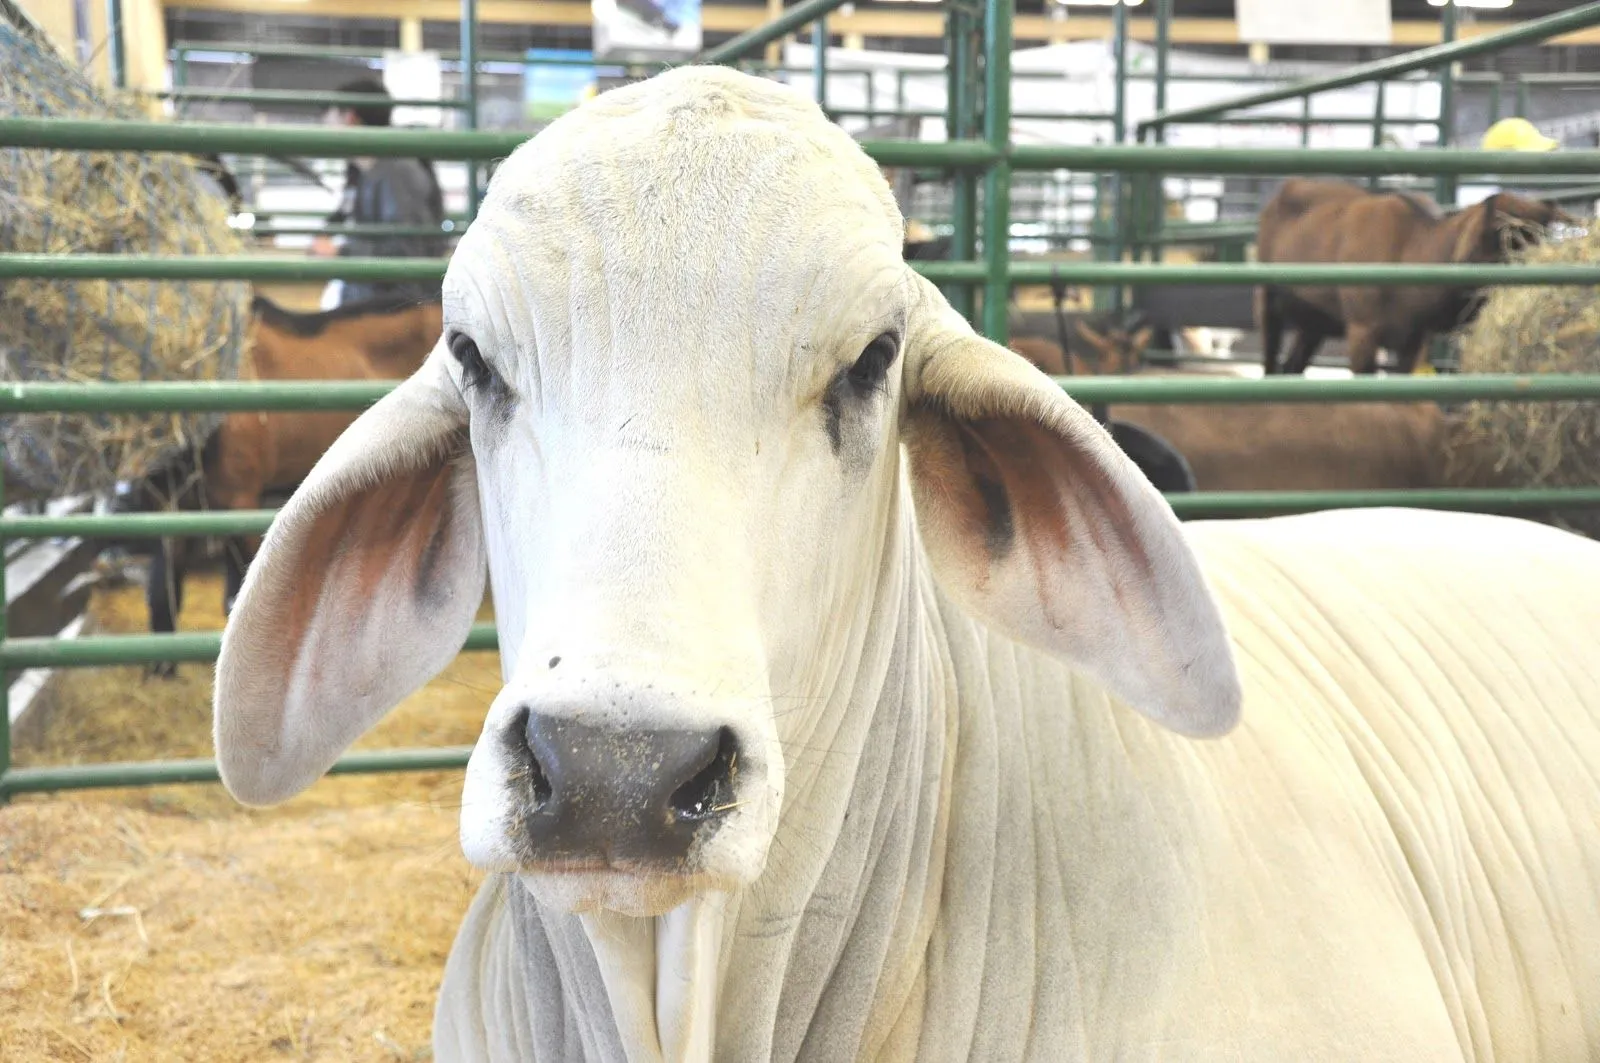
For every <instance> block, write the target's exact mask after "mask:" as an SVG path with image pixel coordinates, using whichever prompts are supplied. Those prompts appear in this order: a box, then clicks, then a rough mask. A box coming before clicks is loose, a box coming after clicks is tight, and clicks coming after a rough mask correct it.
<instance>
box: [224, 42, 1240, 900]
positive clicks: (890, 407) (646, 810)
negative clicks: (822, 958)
mask: <svg viewBox="0 0 1600 1063" xmlns="http://www.w3.org/2000/svg"><path fill="white" fill-rule="evenodd" d="M901 235H902V233H901V219H900V216H899V212H898V211H897V210H896V208H895V205H894V202H893V200H892V198H891V196H890V194H889V189H888V188H887V186H886V184H885V182H884V181H883V179H882V177H881V176H880V175H879V173H878V172H877V169H876V168H875V167H874V166H873V165H872V163H871V162H870V161H869V160H868V159H867V157H866V156H865V155H864V154H863V153H862V152H861V151H860V150H859V148H858V147H857V146H856V145H855V144H854V143H853V142H852V141H851V140H850V138H849V137H848V136H847V135H846V134H845V133H843V132H842V131H840V130H838V129H837V128H836V127H834V126H833V125H831V124H830V123H828V122H827V121H826V120H825V118H824V117H823V115H822V113H821V112H820V111H819V110H818V109H817V108H816V106H815V105H814V104H812V103H811V102H810V101H808V100H806V99H804V98H803V97H801V96H799V95H797V94H795V93H793V92H792V91H790V90H789V89H786V88H784V87H782V86H778V85H774V84H772V83H770V82H767V81H763V80H760V79H756V78H751V77H747V76H745V75H741V74H737V73H733V72H730V71H725V70H719V69H715V68H711V69H706V68H686V69H682V70H678V71H674V72H671V73H667V74H663V75H661V76H659V77H657V78H655V79H653V80H651V81H647V82H643V83H640V84H637V85H633V86H630V87H627V88H623V89H618V90H616V91H614V92H611V93H607V94H605V95H602V96H600V97H598V98H596V99H595V100H593V101H591V102H590V103H587V104H585V105H584V106H583V107H581V108H579V109H578V110H577V111H575V112H573V113H572V114H569V115H567V116H565V117H563V118H561V119H559V120H557V121H556V122H554V123H552V124H551V125H550V126H549V127H548V128H547V129H546V130H545V131H544V132H542V133H541V134H540V135H539V136H538V137H537V138H536V140H535V141H534V142H532V143H531V144H529V145H528V146H526V147H524V148H522V149H520V150H518V151H517V152H516V153H515V154H514V155H513V156H512V157H511V158H510V159H509V160H508V161H507V162H506V163H505V164H504V165H503V166H502V167H501V169H500V171H499V172H498V173H497V174H496V175H495V178H494V181H493V184H492V186H491V188H490V190H489V193H488V195H487V197H486V199H485V201H484V203H483V207H482V211H481V213H480V214H479V215H478V217H477V219H476V220H475V221H474V223H473V225H472V227H471V228H470V229H469V230H468V231H467V233H466V235H465V236H464V237H463V238H462V240H461V243H460V246H459V248H458V249H457V251H456V253H455V255H454V257H453V259H452V261H451V263H450V267H449V272H448V275H447V277H446V279H445V289H444V290H445V323H444V335H443V337H442V338H441V339H440V341H439V343H438V346H437V347H436V348H435V349H434V351H433V353H432V355H431V356H430V358H429V359H428V361H427V363H426V364H425V365H424V366H423V368H422V369H421V370H420V371H419V372H418V373H417V374H416V375H415V376H413V377H412V378H411V379H409V380H408V381H406V382H405V383H404V384H403V385H401V386H400V387H399V388H397V389H396V390H395V391H394V392H393V393H392V394H390V395H389V396H387V397H386V398H384V399H383V400H382V401H381V402H379V403H377V404H376V405H375V406H374V407H373V408H372V409H371V410H369V411H367V412H366V413H364V414H363V415H362V416H361V418H360V419H359V420H358V421H357V422H356V423H355V425H354V426H353V427H352V428H351V429H350V430H349V431H348V432H347V433H346V434H345V435H344V436H343V437H341V438H340V439H339V440H338V442H337V443H336V444H335V445H334V446H333V448H332V449H331V450H330V451H329V452H328V453H327V455H326V456H325V457H324V458H323V460H322V461H321V463H320V464H319V465H318V466H317V467H316V469H315V470H314V471H313V472H312V474H311V475H310V477H309V478H308V479H307V481H306V482H305V484H304V485H303V486H302V487H301V489H300V490H299V491H298V492H297V493H296V494H295V496H294V497H293V499H292V500H291V501H290V503H289V504H288V506H287V507H286V508H285V509H284V510H283V512H282V513H281V515H280V516H279V517H278V519H277V520H276V521H275V522H274V523H273V526H272V529H271V530H270V532H269V533H268V534H267V536H266V541H265V544H264V546H263V549H262V551H261V554H260V556H259V557H258V558H257V561H256V564H255V566H254V567H253V569H252V570H251V572H250V575H249V578H248V580H247V581H246V583H245V586H244V589H243V592H242V594H241V595H240V598H239V603H238V606H237V607H236V609H235V611H234V613H233V615H232V617H231V619H230V621H229V625H228V629H227V632H226V634H225V636H224V640H223V649H222V656H221V658H220V660H219V662H218V670H217V694H216V739H217V751H218V754H219V758H220V762H221V768H222V776H223V780H224V782H225V783H226V784H227V786H228V788H229V789H230V790H231V791H232V792H233V793H234V794H235V795H237V796H238V797H240V798H241V799H243V800H245V801H247V802H252V803H267V802H274V801H279V800H282V799H285V798H287V797H289V796H290V795H292V794H294V793H296V792H298V791H299V790H301V789H303V788H304V787H306V786H308V785H309V784H310V783H311V782H312V781H314V780H315V779H316V778H317V777H318V776H319V775H321V774H322V773H323V772H324V771H325V770H326V769H327V768H328V767H329V766H330V765H331V764H332V763H333V761H334V760H335V758H337V757H338V756H339V754H340V753H341V752H342V751H343V750H344V749H345V747H346V746H347V745H348V744H349V743H350V742H351V741H353V740H354V739H355V738H356V737H358V736H359V735H360V734H361V733H362V732H364V731H365V730H366V729H367V728H369V727H370V726H372V724H373V723H374V722H376V721H377V719H378V718H379V717H380V716H381V715H382V714H383V713H385V712H387V711H388V710H389V709H390V708H391V707H392V706H394V705H395V704H396V703H397V702H398V701H400V699H401V698H403V697H404V696H406V695H407V694H408V693H410V692H411V691H412V690H414V689H415V688H417V687H418V686H419V685H421V684H422V683H424V682H426V681H427V680H428V679H429V678H430V677H432V676H433V675H435V674H437V673H438V672H439V671H440V670H441V669H442V668H443V667H444V666H445V665H446V664H447V663H448V662H449V661H450V659H451V658H452V657H453V656H454V655H455V654H456V652H457V651H458V649H459V648H460V646H461V644H462V640H463V638H464V636H465V635H466V633H467V631H468V628H469V626H470V624H471V623H472V620H473V617H474V614H475V611H476V610H477V609H478V607H479V605H480V603H481V600H482V597H483V590H484V577H485V571H486V570H487V574H488V578H489V582H490V584H491V585H492V587H493V591H494V605H495V612H496V620H497V623H498V625H499V630H500V654H501V660H502V667H503V672H504V677H505V685H504V688H503V689H502V690H501V691H500V693H499V695H498V696H497V697H495V699H494V701H493V704H492V705H491V707H490V709H489V712H488V716H487V720H486V722H485V724H484V730H483V735H482V738H481V740H480V741H479V742H478V744H477V746H476V748H475V750H474V752H473V754H472V759H471V763H470V765H469V767H468V769H467V778H466V787H465V794H464V800H463V808H462V817H461V830H462V840H463V845H464V847H465V850H466V853H467V855H468V857H469V858H470V859H472V860H473V861H474V862H476V863H478V864H479V865H481V866H484V867H488V868H497V869H502V870H508V871H515V872H517V873H519V874H520V875H521V876H522V879H523V881H524V882H525V883H526V884H527V885H528V886H529V888H531V889H532V890H533V891H534V892H535V894H536V895H537V896H539V897H540V898H541V899H542V900H543V901H545V902H546V903H548V904H550V905H553V906H555V907H557V908H560V909H564V910H568V911H580V910H590V909H605V910H610V911H618V912H626V913H634V914H654V913H660V912H663V911H666V910H668V909H670V908H672V907H674V906H676V905H678V904H679V903H681V902H682V901H684V900H685V899H687V898H689V897H691V896H694V895H696V894H698V893H702V892H705V891H723V890H731V889H735V888H737V887H740V886H743V885H746V884H748V883H750V882H752V881H753V880H754V879H755V878H756V876H757V875H758V874H759V873H760V872H761V871H762V869H763V866H764V864H765V862H766V860H767V854H768V848H769V845H770V844H771V843H772V840H773V838H774V835H775V832H777V831H778V829H779V821H780V818H781V817H783V816H784V815H785V812H786V810H787V809H789V808H790V807H791V802H792V801H794V800H796V795H797V794H802V795H803V794H805V793H808V792H814V791H815V790H816V789H817V788H818V787H827V786H829V785H833V783H834V782H835V781H836V780H834V779H832V778H830V777H829V776H827V774H826V772H827V770H828V769H829V768H830V767H831V766H834V765H837V764H838V763H840V761H839V759H838V758H845V760H844V762H845V763H848V762H849V760H850V759H851V758H856V757H859V756H861V755H862V750H861V748H860V743H861V736H862V734H863V730H862V720H863V719H864V718H866V717H868V716H870V715H871V713H872V711H873V709H874V706H875V705H877V704H878V700H877V699H878V698H879V696H880V693H881V692H882V689H883V688H884V686H885V685H886V684H887V685H894V686H897V687H898V686H903V685H905V684H907V683H908V682H910V681H911V680H910V679H909V678H908V677H906V676H904V675H901V676H895V675H886V674H885V671H886V668H887V665H886V661H887V660H888V659H889V654H890V652H891V649H892V648H893V646H894V645H895V641H896V640H897V639H901V640H904V639H912V640H928V639H931V640H933V641H931V642H929V643H928V645H927V646H926V647H925V649H926V651H927V652H928V653H931V654H935V655H937V654H938V652H939V650H938V647H937V635H935V634H934V633H933V628H932V627H930V626H929V623H931V622H928V623H925V622H924V621H926V618H929V617H935V616H942V617H945V618H946V619H945V620H944V621H942V622H945V623H952V624H963V625H967V629H966V630H972V629H973V625H979V628H978V629H979V630H982V629H983V626H987V628H989V629H992V630H994V631H997V632H998V633H1000V634H1001V635H1002V636H1008V637H1011V638H1015V639H1020V640H1022V641H1023V642H1026V643H1028V644H1031V645H1033V646H1035V647H1039V648H1042V649H1043V650H1045V651H1047V652H1050V653H1054V654H1057V655H1059V656H1061V657H1063V658H1065V659H1067V660H1069V661H1071V662H1073V663H1075V664H1076V665H1077V666H1078V667H1079V668H1080V669H1081V670H1082V671H1084V672H1086V673H1087V674H1089V675H1090V676H1092V677H1094V678H1096V679H1098V680H1100V681H1101V682H1102V683H1104V684H1105V685H1106V686H1107V687H1109V689H1110V690H1111V691H1112V692H1114V693H1115V694H1117V695H1120V696H1121V697H1122V698H1123V699H1125V701H1126V702H1127V703H1128V704H1130V705H1132V706H1133V707H1134V708H1135V709H1137V710H1139V711H1141V712H1143V713H1145V714H1146V715H1148V716H1150V717H1151V718H1153V719H1155V720H1157V721H1160V722H1161V723H1163V724H1165V725H1166V726H1168V727H1171V728H1173V729H1175V730H1177V731H1180V732H1183V733H1187V734H1194V735H1210V734H1216V733H1219V732H1222V731H1225V730H1227V729H1228V728H1229V727H1230V726H1231V725H1232V724H1233V722H1234V720H1235V718H1236V714H1237V711H1238V700H1239V689H1238V684H1237V678H1236V675H1235V672H1234V668H1233V663H1232V658H1231V651H1230V649H1229V644H1228V641H1227V638H1226V636H1225V633H1224V630H1223V627H1222V624H1221V621H1220V619H1219V616H1218V613H1217V610H1216V607H1215V605H1214V604H1213V601H1212V599H1211V597H1210V595H1209V592H1208V590H1207V587H1206V585H1205V583H1204V581H1203V580H1202V577H1201V575H1200V572H1199V569H1198V567H1197V564H1196V561H1195V559H1194V557H1193V556H1192V555H1191V553H1190V551H1189V549H1188V547H1187V546H1186V544H1185V542H1184V539H1183V536H1182V532H1181V530H1180V527H1179V525H1178V523H1177V521H1176V520H1175V518H1174V517H1173V514H1172V511H1171V510H1170V509H1169V508H1168V507H1167V506H1166V504H1165V503H1164V502H1163V500H1162V499H1161V497H1160V495H1158V494H1157V493H1156V491H1155V490H1154V489H1153V488H1152V487H1151V486H1150V484H1149V483H1148V481H1146V480H1145V479H1143V478H1142V477H1141V476H1140V475H1139V473H1138V472H1137V470H1136V469H1135V467H1134V466H1133V465H1132V464H1131V463H1130V462H1129V461H1128V459H1127V458H1125V457H1124V456H1123V455H1122V454H1121V452H1120V451H1119V450H1118V449H1117V448H1116V446H1115V445H1113V444H1112V442H1111V441H1110V439H1109V438H1108V437H1107V435H1106V434H1105V432H1104V431H1103V430H1102V429H1101V428H1100V427H1099V426H1098V425H1097V424H1095V422H1094V421H1093V420H1092V419H1091V418H1090V417H1089V416H1088V415H1087V414H1086V413H1085V412H1084V411H1083V410H1082V409H1081V408H1079V407H1078V406H1077V405H1076V404H1074V403H1073V402H1072V401H1071V400H1069V399H1068V398H1067V397H1066V396H1064V395H1063V394H1062V392H1061V391H1060V389H1059V388H1057V387H1056V386H1054V385H1053V384H1052V383H1051V382H1050V381H1049V380H1048V379H1047V378H1046V377H1045V376H1044V375H1043V374H1041V373H1039V372H1038V371H1037V370H1035V369H1034V368H1032V367H1031V366H1029V365H1028V364H1027V363H1026V362H1025V361H1024V360H1023V359H1021V358H1020V357H1018V356H1016V355H1014V354H1012V353H1010V352H1008V351H1007V350H1005V349H1004V348H1002V347H999V346H997V345H995V344H993V343H990V342H988V341H986V340H984V339H982V338H980V337H979V336H977V335H975V334H974V333H973V332H972V330H971V329H970V328H969V327H968V325H967V324H966V322H965V321H964V320H962V318H960V317H959V316H958V315H956V314H955V313H954V312H952V310H951V309H950V307H949V306H948V305H947V304H946V303H945V301H944V300H943V298H942V297H941V296H940V294H939V292H938V290H937V289H936V288H935V287H933V286H932V285H930V284H928V283H926V282H924V281H923V280H921V279H920V278H919V277H918V276H917V275H916V274H915V273H913V272H912V270H911V269H910V268H909V267H908V266H907V265H906V264H905V262H904V260H903V259H902V257H901ZM913 513H914V516H913ZM930 572H931V574H932V576H933V577H936V579H937V585H936V584H935V583H934V582H933V581H932V580H930V579H929V578H928V575H929V573H930ZM936 586H937V587H938V588H939V589H938V590H936V589H935V588H936ZM952 601H953V603H954V604H952ZM919 618H920V619H919ZM919 625H921V626H919ZM919 644H920V643H919ZM930 696H931V695H930ZM852 743H854V744H852ZM818 745H827V746H828V752H829V754H830V757H829V758H828V759H827V760H825V761H824V762H823V763H822V764H820V765H819V763H818V759H817V758H815V757H813V758H809V759H808V758H805V757H803V756H802V757H796V755H795V754H796V753H797V751H804V750H807V749H814V748H816V747H817V746H818Z"/></svg>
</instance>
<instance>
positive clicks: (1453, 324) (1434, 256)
mask: <svg viewBox="0 0 1600 1063" xmlns="http://www.w3.org/2000/svg"><path fill="white" fill-rule="evenodd" d="M1558 219H1559V220H1562V221H1570V220H1572V219H1571V218H1570V217H1569V216H1568V215H1567V214H1565V213H1564V212H1563V211H1561V210H1560V209H1559V208H1558V207H1555V206H1553V205H1552V204H1549V203H1545V202H1543V201H1540V200H1535V199H1527V198H1525V197H1523V196H1517V195H1513V194H1511V193H1509V192H1499V193H1496V194H1495V195H1493V196H1490V197H1489V198H1488V199H1486V200H1485V201H1484V202H1482V203H1480V204H1478V205H1476V206H1472V207H1466V208H1464V209H1462V210H1458V211H1455V212H1453V213H1450V214H1444V213H1442V212H1441V211H1440V210H1439V206H1438V204H1436V203H1435V202H1434V201H1433V200H1431V199H1429V198H1428V197H1426V196H1422V195H1417V194H1414V193H1409V192H1405V193H1401V192H1381V191H1371V190H1368V189H1366V188H1362V187H1358V186H1356V185H1351V184H1346V183H1344V182H1340V181H1315V180H1309V179H1305V178H1291V179H1290V180H1287V181H1285V182H1284V183H1283V185H1282V186H1281V187H1280V188H1279V189H1278V191H1277V193H1276V194H1274V195H1273V197H1272V198H1271V199H1270V200H1269V201H1268V202H1267V205H1266V206H1265V207H1263V208H1262V210H1261V219H1260V224H1259V226H1258V229H1257V243H1256V255H1257V258H1258V260H1259V261H1261V262H1329V263H1368V262H1372V263H1460V264H1465V263H1493V262H1504V261H1506V259H1507V255H1508V253H1509V252H1510V251H1513V250H1516V249H1517V248H1519V247H1521V246H1525V245H1526V244H1528V243H1531V242H1535V241H1537V240H1538V239H1540V237H1541V236H1542V235H1543V229H1544V227H1545V226H1547V225H1549V224H1550V223H1551V222H1552V221H1555V220H1558ZM1479 291H1480V289H1478V288H1472V287H1460V286H1456V287H1452V286H1447V285H1407V286H1402V287H1370V286H1369V287H1346V288H1336V287H1279V286H1273V285H1268V286H1265V287H1262V288H1260V289H1258V290H1257V292H1256V314H1257V319H1258V324H1259V325H1260V327H1261V336H1262V350H1263V356H1262V364H1263V367H1264V368H1265V371H1266V372H1268V373H1277V372H1279V371H1282V372H1285V373H1302V372H1304V371H1305V368H1306V366H1308V365H1309V364H1311V359H1312V358H1313V357H1314V356H1315V355H1316V352H1317V349H1318V348H1319V347H1320V346H1321V345H1322V343H1323V341H1324V340H1326V339H1328V338H1330V337H1335V336H1343V337H1344V338H1345V342H1346V346H1347V347H1348V348H1349V352H1350V368H1351V370H1352V371H1353V372H1356V373H1371V372H1374V371H1375V370H1376V369H1377V361H1378V348H1380V347H1383V348H1386V349H1387V350H1389V351H1390V352H1391V353H1392V354H1394V355H1395V356H1396V357H1397V358H1398V359H1399V362H1400V370H1401V372H1405V373H1409V372H1411V371H1412V370H1413V369H1415V368H1416V366H1417V362H1418V360H1419V358H1420V356H1421V354H1422V352H1423V350H1424V348H1425V346H1426V344H1427V342H1428V340H1429V338H1431V337H1432V336H1433V335H1435V334H1437V333H1444V332H1449V331H1451V330H1453V329H1455V328H1457V327H1459V326H1460V325H1463V324H1465V323H1466V322H1467V321H1469V320H1471V318H1472V316H1473V315H1474V314H1475V313H1476V311H1477V305H1478V298H1477V296H1478V293H1479ZM1289 328H1292V329H1294V330H1295V332H1296V336H1295V343H1294V348H1293V350H1292V351H1290V353H1289V356H1288V358H1287V359H1286V360H1285V361H1284V362H1283V364H1282V365H1281V366H1280V365H1279V362H1278V351H1279V347H1280V346H1281V344H1282V341H1283V333H1284V330H1285V329H1289Z"/></svg>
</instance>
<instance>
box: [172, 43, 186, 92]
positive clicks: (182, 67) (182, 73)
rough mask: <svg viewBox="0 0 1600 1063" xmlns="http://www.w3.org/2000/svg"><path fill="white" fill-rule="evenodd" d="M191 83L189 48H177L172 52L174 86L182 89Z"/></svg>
mask: <svg viewBox="0 0 1600 1063" xmlns="http://www.w3.org/2000/svg"><path fill="white" fill-rule="evenodd" d="M187 84H189V49H187V48H181V47H180V48H175V49H173V52H172V87H173V88H175V89H181V88H183V87H184V86H185V85H187Z"/></svg>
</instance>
